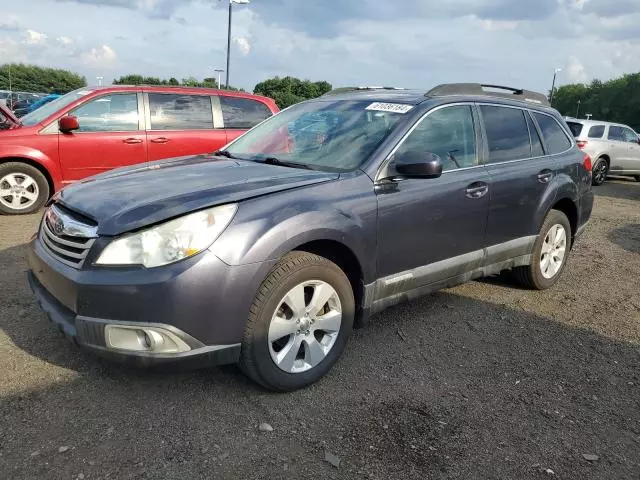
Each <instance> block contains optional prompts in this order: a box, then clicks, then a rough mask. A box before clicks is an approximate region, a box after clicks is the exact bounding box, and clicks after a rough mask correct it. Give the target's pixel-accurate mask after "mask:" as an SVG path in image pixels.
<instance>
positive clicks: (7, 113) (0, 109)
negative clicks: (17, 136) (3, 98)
mask: <svg viewBox="0 0 640 480" xmlns="http://www.w3.org/2000/svg"><path fill="white" fill-rule="evenodd" d="M0 112H2V114H3V115H4V116H5V117H7V119H8V120H9V121H10V122H11V123H13V125H14V126H18V125H20V120H18V117H16V116H15V115H14V114H13V112H12V111H11V110H9V107H7V105H6V104H5V103H4V102H0Z"/></svg>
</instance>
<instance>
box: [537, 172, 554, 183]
mask: <svg viewBox="0 0 640 480" xmlns="http://www.w3.org/2000/svg"><path fill="white" fill-rule="evenodd" d="M552 178H553V172H552V171H551V170H547V169H545V170H542V171H541V172H540V173H538V181H539V182H540V183H549V181H551V179H552Z"/></svg>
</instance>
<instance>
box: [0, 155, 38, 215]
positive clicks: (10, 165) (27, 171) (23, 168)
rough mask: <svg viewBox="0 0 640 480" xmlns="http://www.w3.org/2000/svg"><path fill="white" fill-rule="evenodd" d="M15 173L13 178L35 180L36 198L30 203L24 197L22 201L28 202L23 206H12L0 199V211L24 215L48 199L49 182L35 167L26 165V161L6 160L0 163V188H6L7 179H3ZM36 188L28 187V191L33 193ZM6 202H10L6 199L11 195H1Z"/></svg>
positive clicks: (7, 185)
mask: <svg viewBox="0 0 640 480" xmlns="http://www.w3.org/2000/svg"><path fill="white" fill-rule="evenodd" d="M12 174H13V175H15V177H14V178H18V179H22V181H24V179H25V178H27V177H30V178H31V179H33V181H34V182H35V185H36V186H37V198H36V199H35V201H33V202H32V203H29V202H28V199H26V198H24V199H23V200H22V201H25V200H26V201H27V202H25V203H26V204H28V206H26V207H24V208H12V207H11V206H10V205H6V204H5V202H3V201H1V200H0V213H2V214H4V215H24V214H27V213H33V212H37V211H38V210H40V209H41V208H42V207H43V206H44V204H45V203H47V200H48V199H49V183H48V182H47V179H46V178H45V176H44V175H43V174H42V172H40V170H38V169H37V168H35V167H32V166H31V165H27V164H26V163H21V162H7V163H3V164H0V189H6V188H7V187H9V186H10V184H9V183H8V181H6V180H4V181H3V179H5V178H7V177H8V176H10V175H12ZM35 192H36V189H35V188H33V187H30V188H29V193H35ZM3 198H4V199H5V201H6V203H11V202H10V201H9V200H8V199H9V198H11V197H3Z"/></svg>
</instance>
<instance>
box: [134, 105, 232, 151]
mask: <svg viewBox="0 0 640 480" xmlns="http://www.w3.org/2000/svg"><path fill="white" fill-rule="evenodd" d="M145 104H146V105H147V112H148V113H147V125H148V130H147V140H148V149H149V151H148V158H149V161H154V160H161V159H165V158H173V157H180V156H186V155H198V154H203V153H212V152H214V151H216V150H218V149H219V148H221V147H223V146H224V145H225V144H226V143H227V136H226V133H225V132H224V130H222V129H215V128H214V123H213V107H212V101H211V97H210V96H209V95H185V94H174V93H154V92H148V93H146V94H145Z"/></svg>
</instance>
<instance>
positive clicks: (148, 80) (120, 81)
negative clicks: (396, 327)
mask: <svg viewBox="0 0 640 480" xmlns="http://www.w3.org/2000/svg"><path fill="white" fill-rule="evenodd" d="M113 84H114V85H172V86H175V87H177V86H180V85H182V86H184V87H204V88H219V87H218V81H217V80H216V79H215V78H212V77H208V78H205V79H203V80H202V81H200V80H198V79H197V78H196V77H193V76H190V77H187V78H183V79H182V81H181V82H179V81H178V79H176V78H175V77H171V78H170V79H169V80H165V79H162V78H158V77H145V76H142V75H136V74H130V75H123V76H122V77H120V78H116V79H114V80H113ZM229 90H234V91H240V92H244V90H243V89H241V88H235V87H231V86H230V87H229Z"/></svg>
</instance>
